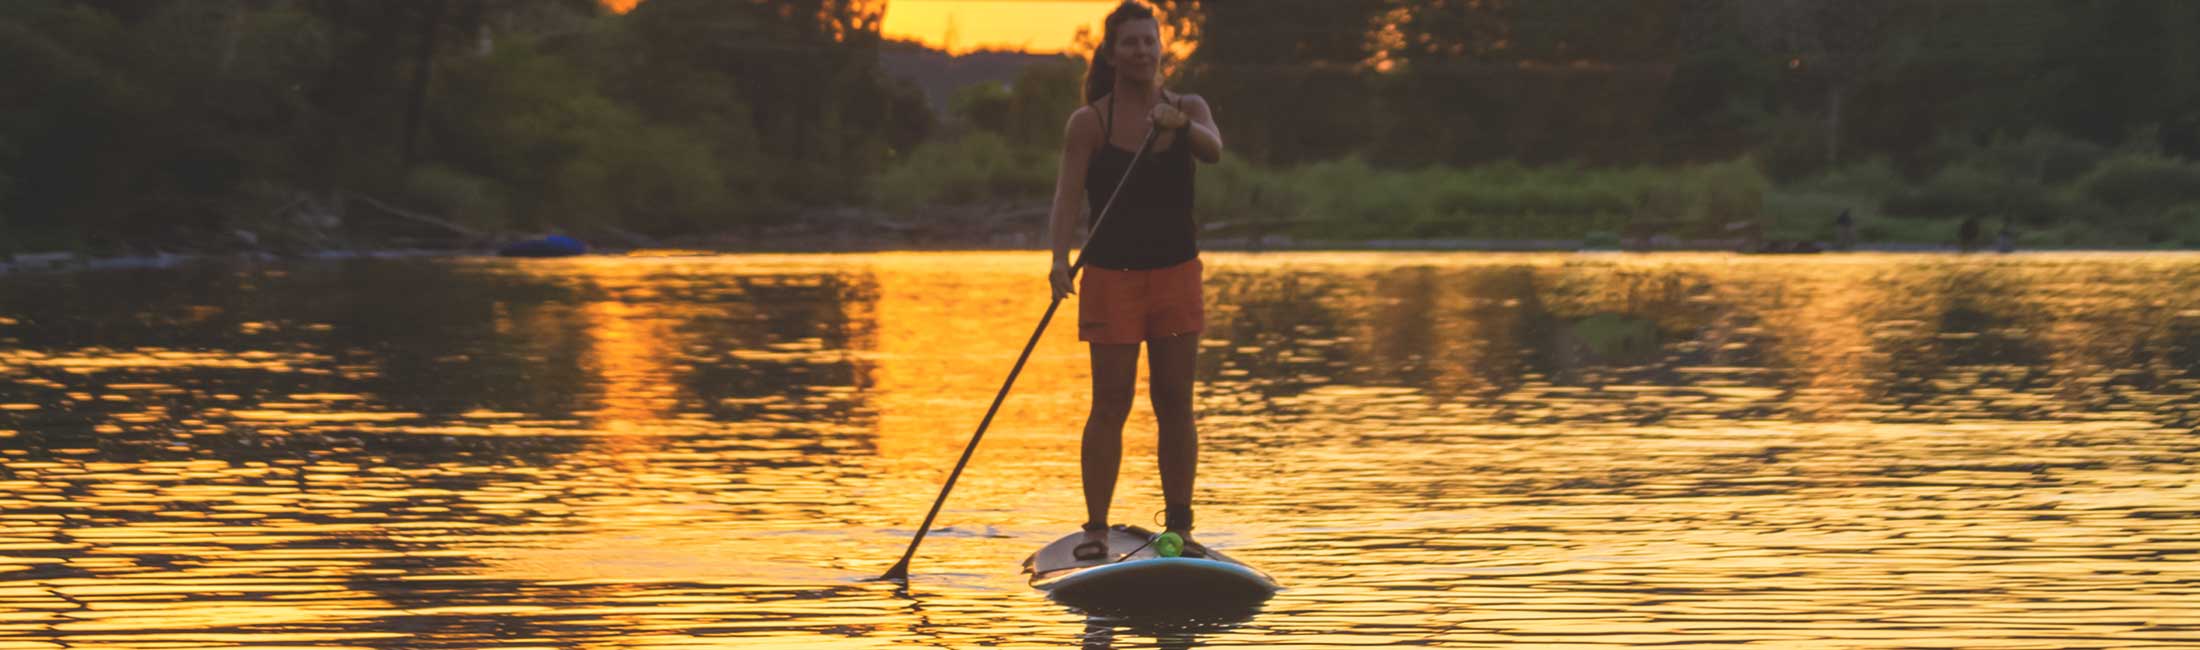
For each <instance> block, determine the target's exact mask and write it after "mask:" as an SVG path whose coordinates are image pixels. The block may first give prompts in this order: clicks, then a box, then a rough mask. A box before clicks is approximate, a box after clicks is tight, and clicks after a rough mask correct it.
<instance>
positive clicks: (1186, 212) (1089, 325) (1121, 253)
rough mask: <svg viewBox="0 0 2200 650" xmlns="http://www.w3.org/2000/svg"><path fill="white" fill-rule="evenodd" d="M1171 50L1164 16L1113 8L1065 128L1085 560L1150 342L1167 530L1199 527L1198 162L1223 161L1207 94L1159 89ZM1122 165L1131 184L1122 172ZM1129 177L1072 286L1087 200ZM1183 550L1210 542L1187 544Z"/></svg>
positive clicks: (1064, 191)
mask: <svg viewBox="0 0 2200 650" xmlns="http://www.w3.org/2000/svg"><path fill="white" fill-rule="evenodd" d="M1164 53H1165V48H1164V44H1163V42H1162V40H1161V22H1160V20H1158V19H1157V18H1156V16H1155V15H1154V11H1153V9H1152V8H1151V7H1148V6H1146V5H1145V4H1144V3H1142V2H1138V1H1137V0H1131V1H1128V2H1124V3H1123V4H1122V5H1120V6H1117V7H1116V8H1115V10H1114V11H1112V12H1109V13H1108V16H1107V19H1106V21H1105V23H1104V27H1103V29H1102V34H1101V40H1100V44H1099V46H1098V47H1097V48H1096V49H1095V51H1094V52H1093V55H1092V60H1091V64H1090V66H1089V67H1088V68H1087V69H1086V73H1085V105H1084V106H1081V107H1079V108H1078V109H1077V110H1076V111H1075V112H1073V113H1071V114H1070V117H1069V124H1068V126H1067V127H1066V128H1065V131H1066V132H1065V133H1064V136H1063V142H1062V161H1061V167H1060V171H1059V175H1058V176H1057V177H1056V178H1055V181H1054V206H1053V210H1052V212H1051V215H1050V218H1049V219H1048V221H1047V230H1048V232H1047V235H1048V236H1047V239H1048V241H1050V242H1051V243H1052V247H1053V251H1054V265H1053V266H1054V268H1053V271H1052V273H1051V278H1050V283H1051V284H1052V290H1053V297H1054V299H1056V300H1060V299H1061V298H1062V297H1063V296H1065V295H1070V294H1076V295H1077V296H1078V300H1077V303H1078V304H1077V338H1078V340H1081V341H1085V342H1087V343H1089V344H1090V346H1091V351H1092V410H1091V411H1090V413H1089V414H1088V415H1087V416H1086V419H1085V431H1084V442H1083V445H1082V451H1081V455H1082V462H1081V464H1082V468H1083V484H1084V492H1085V515H1086V519H1085V525H1084V528H1085V537H1086V541H1085V542H1084V543H1082V544H1080V545H1079V546H1078V547H1077V548H1076V549H1075V552H1076V554H1077V557H1078V558H1079V559H1098V558H1101V557H1104V556H1106V555H1107V554H1108V553H1109V548H1108V544H1107V531H1106V529H1107V523H1108V506H1109V502H1110V501H1112V500H1113V499H1114V495H1115V479H1116V472H1117V468H1118V467H1119V465H1120V464H1121V460H1122V455H1123V422H1124V420H1125V419H1126V418H1128V417H1129V415H1130V410H1131V401H1132V400H1133V399H1134V398H1135V397H1136V392H1137V386H1138V352H1139V348H1140V346H1141V344H1143V345H1144V346H1145V348H1146V352H1147V365H1148V371H1147V374H1148V399H1149V400H1150V401H1151V403H1152V405H1153V410H1154V416H1155V418H1156V419H1157V420H1159V423H1160V445H1159V447H1160V461H1161V463H1160V464H1161V492H1162V501H1163V503H1164V504H1165V506H1166V509H1165V511H1164V512H1165V513H1166V514H1165V516H1164V524H1163V525H1164V527H1165V528H1166V530H1167V532H1175V533H1177V534H1178V535H1180V536H1183V538H1184V539H1186V540H1189V539H1190V534H1191V530H1192V482H1193V478H1194V476H1196V475H1197V472H1198V463H1199V435H1198V433H1197V430H1196V428H1195V427H1194V424H1193V422H1192V382H1193V377H1192V367H1193V364H1194V362H1195V360H1196V359H1197V357H1198V354H1199V332H1200V330H1201V329H1203V328H1204V327H1205V325H1206V320H1205V314H1204V312H1203V309H1202V304H1201V298H1202V295H1201V294H1202V291H1201V266H1200V261H1199V245H1198V242H1197V232H1198V231H1197V227H1196V225H1195V224H1194V223H1193V221H1192V196H1193V189H1192V177H1193V167H1194V164H1195V162H1206V163H1213V162H1216V161H1218V160H1220V159H1221V158H1222V135H1221V131H1219V130H1218V129H1216V127H1215V120H1214V114H1213V112H1212V111H1211V110H1210V109H1209V108H1208V106H1207V101H1206V100H1205V99H1202V98H1200V96H1198V95H1187V94H1181V93H1177V92H1174V91H1171V90H1169V89H1166V88H1164V87H1163V86H1162V76H1161V63H1162V58H1163V56H1164ZM1149 129H1152V132H1153V133H1154V134H1155V135H1154V140H1153V142H1152V144H1151V145H1150V146H1149V148H1148V149H1147V151H1148V153H1147V154H1146V155H1145V156H1144V157H1143V158H1141V157H1139V156H1138V155H1137V152H1138V151H1139V147H1140V146H1141V145H1142V144H1143V142H1142V141H1141V140H1140V139H1139V138H1140V137H1141V135H1142V134H1146V133H1148V132H1149V131H1148V130H1149ZM1134 161H1135V165H1136V168H1135V169H1133V168H1132V167H1133V163H1134ZM1126 174H1128V179H1129V180H1127V181H1123V180H1121V179H1123V178H1125V175H1126ZM1119 181H1120V182H1122V183H1123V185H1122V190H1121V196H1120V197H1118V199H1117V201H1118V205H1116V206H1115V209H1114V213H1113V214H1111V215H1109V216H1107V218H1106V219H1105V221H1104V222H1103V223H1104V227H1102V228H1100V229H1099V230H1098V231H1097V232H1094V233H1092V235H1091V241H1090V242H1089V243H1087V245H1086V250H1085V252H1084V258H1083V259H1084V261H1085V266H1084V269H1083V271H1084V272H1083V275H1082V276H1080V277H1077V279H1076V281H1075V283H1074V285H1075V286H1072V284H1073V283H1072V281H1071V277H1072V276H1073V275H1075V272H1074V271H1073V270H1072V268H1071V262H1070V257H1069V254H1070V248H1071V247H1072V246H1074V245H1075V244H1076V237H1077V216H1078V214H1079V212H1080V210H1079V208H1080V207H1086V208H1089V210H1090V212H1089V213H1088V214H1090V215H1099V214H1100V213H1101V212H1102V207H1103V203H1104V202H1105V201H1106V200H1107V199H1108V195H1109V194H1110V193H1111V191H1113V190H1114V188H1115V187H1116V184H1117V183H1118V182H1119ZM1080 204H1083V205H1082V206H1081V205H1080ZM1186 549H1187V550H1186V553H1187V554H1193V553H1197V552H1199V550H1200V549H1199V547H1197V546H1194V545H1191V544H1190V543H1189V542H1187V543H1186ZM1128 550H1130V549H1116V551H1118V552H1122V551H1128Z"/></svg>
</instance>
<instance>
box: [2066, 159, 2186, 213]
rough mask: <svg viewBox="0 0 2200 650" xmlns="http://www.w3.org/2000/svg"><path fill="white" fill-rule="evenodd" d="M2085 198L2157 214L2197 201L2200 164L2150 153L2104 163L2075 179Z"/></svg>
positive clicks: (2109, 160)
mask: <svg viewBox="0 0 2200 650" xmlns="http://www.w3.org/2000/svg"><path fill="white" fill-rule="evenodd" d="M2078 187H2079V188H2080V190H2081V191H2082V192H2084V193H2085V196H2086V197H2087V198H2090V199H2092V200H2095V201H2099V202H2100V203H2102V204H2104V205H2107V206H2109V207H2111V208H2115V209H2118V210H2126V211H2159V210H2162V209H2164V208H2167V207H2169V206H2172V205H2176V204H2179V203H2187V202H2193V201H2200V164H2194V163H2192V162H2188V161H2183V160H2177V159H2174V158H2166V157H2163V156H2158V155H2149V154H2124V155H2119V156H2116V157H2114V158H2110V159H2108V160H2106V161H2103V162H2102V163H2101V165H2100V166H2099V167H2096V168H2094V169H2093V171H2091V172H2089V173H2087V174H2086V175H2085V177H2083V178H2081V179H2079V180H2078Z"/></svg>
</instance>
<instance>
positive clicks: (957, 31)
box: [599, 0, 1116, 54]
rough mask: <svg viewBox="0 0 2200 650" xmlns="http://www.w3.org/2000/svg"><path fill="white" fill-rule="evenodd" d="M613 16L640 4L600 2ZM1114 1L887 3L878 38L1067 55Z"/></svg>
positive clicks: (637, 0)
mask: <svg viewBox="0 0 2200 650" xmlns="http://www.w3.org/2000/svg"><path fill="white" fill-rule="evenodd" d="M599 1H600V2H602V3H603V6H604V8H606V9H609V10H611V11H612V12H615V13H622V14H623V13H626V12H628V11H632V10H633V9H634V7H635V6H636V5H639V4H641V3H642V2H643V1H644V0H599ZM1115 4H1116V0H889V1H888V2H887V3H886V15H885V17H884V18H885V19H884V21H883V24H882V25H880V26H879V32H880V33H881V34H882V35H884V36H885V37H887V38H891V39H897V40H909V41H917V42H920V43H923V44H925V45H926V46H927V47H932V48H935V49H939V50H944V51H947V52H949V53H951V54H964V53H968V52H972V51H977V50H1014V51H1025V52H1033V53H1039V54H1053V53H1056V52H1062V51H1066V50H1068V49H1070V47H1071V46H1072V45H1073V44H1074V43H1075V41H1076V39H1077V30H1078V28H1080V27H1084V28H1090V29H1093V30H1095V31H1097V30H1099V28H1100V19H1101V18H1103V17H1105V16H1107V14H1108V11H1109V10H1110V9H1113V8H1114V6H1115Z"/></svg>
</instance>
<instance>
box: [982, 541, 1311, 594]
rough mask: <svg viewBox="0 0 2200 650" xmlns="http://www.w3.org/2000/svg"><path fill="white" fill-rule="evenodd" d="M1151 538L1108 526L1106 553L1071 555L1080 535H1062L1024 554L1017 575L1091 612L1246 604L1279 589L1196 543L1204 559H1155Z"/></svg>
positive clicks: (1250, 569)
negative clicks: (1088, 557) (1091, 557)
mask: <svg viewBox="0 0 2200 650" xmlns="http://www.w3.org/2000/svg"><path fill="white" fill-rule="evenodd" d="M1153 535H1154V533H1153V532H1152V531H1148V530H1146V529H1143V528H1139V527H1136V526H1115V527H1113V528H1110V529H1108V552H1107V553H1106V554H1104V555H1103V556H1101V557H1100V558H1099V559H1096V560H1079V559H1077V558H1076V555H1075V551H1076V548H1077V545H1078V544H1081V543H1083V542H1084V541H1085V533H1084V532H1083V531H1078V532H1074V533H1070V534H1069V535H1066V536H1063V537H1062V538H1061V539H1057V540H1054V542H1053V543H1050V544H1047V545H1046V546H1045V547H1042V548H1040V549H1039V552H1037V553H1033V554H1031V557H1028V558H1025V559H1024V572H1025V573H1028V574H1030V575H1031V586H1032V587H1034V588H1037V589H1039V590H1042V591H1045V592H1047V595H1048V597H1050V598H1053V599H1055V600H1057V601H1061V602H1064V603H1068V604H1071V605H1077V606H1081V607H1087V608H1094V609H1117V610H1135V609H1210V608H1212V609H1227V608H1233V607H1246V606H1251V605H1257V604H1259V603H1260V602H1262V601H1265V600H1267V599H1268V597H1269V596H1272V595H1274V594H1275V592H1276V590H1277V589H1278V588H1280V587H1278V586H1277V584H1276V581H1275V579H1274V578H1270V577H1269V576H1268V574H1266V573H1262V572H1261V571H1260V570H1259V569H1255V568H1253V567H1252V566H1250V565H1247V564H1245V563H1243V562H1239V561H1237V560H1235V559H1232V558H1231V557H1230V556H1228V555H1224V554H1222V553H1221V552H1220V551H1216V550H1214V549H1212V548H1208V547H1205V546H1204V545H1202V546H1201V548H1202V549H1204V550H1205V552H1206V557H1204V558H1195V557H1173V558H1171V557H1161V555H1160V554H1159V553H1157V552H1155V551H1154V549H1153V547H1152V546H1151V545H1148V544H1146V541H1147V540H1149V539H1152V538H1153ZM1141 546H1144V547H1145V548H1140V547H1141ZM1133 549H1136V550H1135V551H1133ZM1124 553H1130V556H1129V557H1122V556H1123V554H1124ZM1118 558H1121V560H1120V561H1118Z"/></svg>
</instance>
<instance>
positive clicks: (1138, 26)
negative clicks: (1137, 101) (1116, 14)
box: [1110, 18, 1161, 83]
mask: <svg viewBox="0 0 2200 650" xmlns="http://www.w3.org/2000/svg"><path fill="white" fill-rule="evenodd" d="M1110 46H1111V47H1112V48H1113V51H1114V52H1113V54H1112V55H1111V56H1110V58H1111V59H1113V61H1112V62H1113V63H1114V64H1115V74H1116V75H1118V76H1120V77H1122V78H1123V80H1125V81H1132V82H1143V83H1150V82H1152V81H1153V80H1154V77H1155V76H1156V75H1158V74H1160V72H1161V23H1158V22H1155V21H1153V20H1148V19H1144V18H1140V19H1134V20H1128V21H1124V22H1123V24H1122V25H1119V26H1117V27H1116V28H1115V42H1114V43H1111V44H1110Z"/></svg>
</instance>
